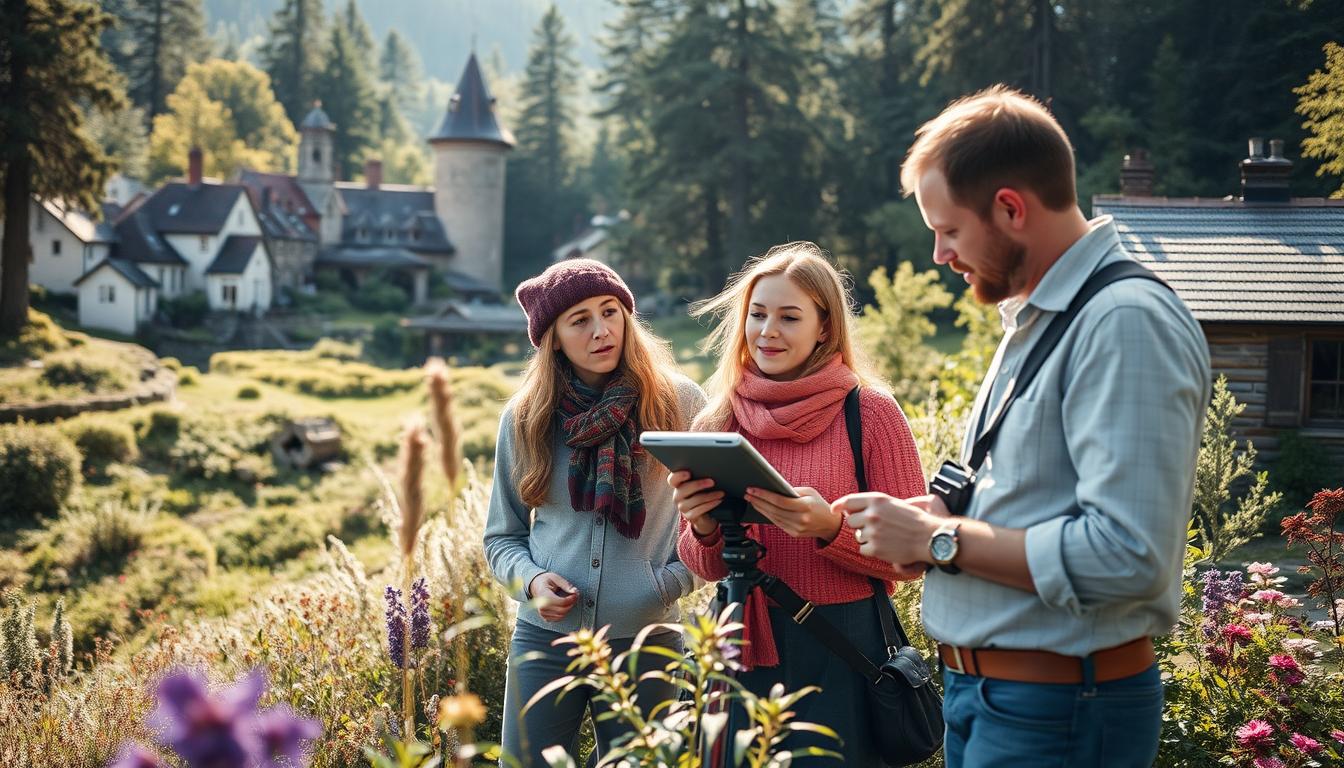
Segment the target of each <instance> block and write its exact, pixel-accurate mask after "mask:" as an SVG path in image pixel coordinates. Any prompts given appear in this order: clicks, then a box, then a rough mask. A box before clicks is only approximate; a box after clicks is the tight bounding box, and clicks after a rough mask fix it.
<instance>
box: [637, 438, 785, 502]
mask: <svg viewBox="0 0 1344 768" xmlns="http://www.w3.org/2000/svg"><path fill="white" fill-rule="evenodd" d="M639 442H640V445H643V446H644V448H645V449H647V450H648V451H649V453H652V454H653V455H654V456H656V457H657V458H658V460H659V461H661V462H662V463H663V464H664V465H665V466H666V467H667V468H668V469H669V470H670V471H672V472H678V471H682V470H685V471H688V472H690V473H691V477H694V478H706V477H708V478H713V480H714V487H715V488H716V489H718V490H721V491H723V492H724V494H725V495H726V496H729V497H733V498H738V499H741V498H742V497H743V496H745V495H746V490H747V488H748V487H755V488H764V489H766V490H769V491H774V492H775V493H779V494H782V495H785V496H790V497H797V496H798V494H796V493H794V491H793V486H791V485H789V483H788V481H786V480H785V479H784V478H783V476H781V475H780V474H779V472H778V471H777V470H776V469H775V468H774V467H772V466H770V462H768V461H766V460H765V458H764V457H763V456H761V454H760V453H759V452H757V450H756V449H755V448H754V447H752V445H751V443H749V442H747V440H746V439H745V438H743V437H742V435H740V434H738V433H736V432H645V433H643V434H642V435H640V437H639Z"/></svg>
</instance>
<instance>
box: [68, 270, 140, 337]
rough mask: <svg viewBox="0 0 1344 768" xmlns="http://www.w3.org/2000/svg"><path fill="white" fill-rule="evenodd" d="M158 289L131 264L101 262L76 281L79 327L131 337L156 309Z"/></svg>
mask: <svg viewBox="0 0 1344 768" xmlns="http://www.w3.org/2000/svg"><path fill="white" fill-rule="evenodd" d="M158 287H159V286H158V283H157V282H155V281H154V279H153V278H151V277H150V276H149V275H146V274H145V273H144V271H142V270H141V269H140V268H139V267H138V266H136V265H135V264H134V263H132V262H129V261H126V260H124V259H103V260H102V261H100V262H98V264H96V265H95V266H94V267H93V269H91V270H89V271H88V272H86V273H84V276H83V277H80V278H79V279H78V280H76V281H75V288H76V290H78V291H79V324H80V325H82V326H85V327H88V328H105V329H107V330H111V331H116V332H117V333H122V334H125V335H127V336H131V335H134V334H135V331H136V329H137V328H138V327H139V326H140V324H141V323H143V322H145V321H147V320H149V318H151V317H153V315H154V312H155V311H156V310H157V309H158Z"/></svg>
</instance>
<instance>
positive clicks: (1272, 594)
mask: <svg viewBox="0 0 1344 768" xmlns="http://www.w3.org/2000/svg"><path fill="white" fill-rule="evenodd" d="M1287 597H1288V596H1287V595H1285V594H1284V593H1282V592H1280V591H1279V590H1277V589H1258V590H1256V591H1254V592H1252V593H1251V599H1252V600H1254V601H1256V602H1257V603H1269V604H1270V605H1278V604H1279V603H1280V602H1281V601H1283V600H1284V599H1285V598H1287Z"/></svg>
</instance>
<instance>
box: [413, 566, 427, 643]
mask: <svg viewBox="0 0 1344 768" xmlns="http://www.w3.org/2000/svg"><path fill="white" fill-rule="evenodd" d="M428 646H429V587H428V586H426V585H425V577H423V576H421V577H420V578H418V579H416V580H415V584H414V585H413V586H412V587H411V647H412V648H417V649H420V648H427V647H428Z"/></svg>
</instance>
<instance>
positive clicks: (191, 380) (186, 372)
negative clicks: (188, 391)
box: [177, 365, 201, 387]
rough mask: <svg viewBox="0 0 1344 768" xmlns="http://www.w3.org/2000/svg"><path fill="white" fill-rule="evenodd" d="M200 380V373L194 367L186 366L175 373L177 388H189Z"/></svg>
mask: <svg viewBox="0 0 1344 768" xmlns="http://www.w3.org/2000/svg"><path fill="white" fill-rule="evenodd" d="M200 380H201V372H200V370H199V369H198V368H196V366H194V365H188V366H185V367H183V368H182V370H181V371H178V373H177V383H178V386H182V387H189V386H191V385H192V384H198V383H200Z"/></svg>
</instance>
